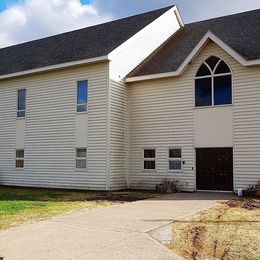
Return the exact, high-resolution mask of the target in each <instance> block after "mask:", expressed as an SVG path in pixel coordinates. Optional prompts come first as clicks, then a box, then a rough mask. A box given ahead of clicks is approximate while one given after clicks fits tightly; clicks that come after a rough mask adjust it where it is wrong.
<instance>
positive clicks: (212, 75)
mask: <svg viewBox="0 0 260 260" xmlns="http://www.w3.org/2000/svg"><path fill="white" fill-rule="evenodd" d="M211 56H215V55H210V56H209V57H208V58H206V59H205V60H204V61H203V62H202V63H201V64H200V66H199V67H198V70H197V71H196V75H197V73H198V71H199V69H200V67H201V66H202V65H203V64H204V65H206V66H207V68H208V69H209V71H210V73H211V74H210V75H206V76H198V77H197V76H195V77H194V88H193V89H194V108H196V109H203V108H212V107H226V106H232V105H233V97H234V95H233V76H232V75H233V73H232V70H231V68H230V66H229V64H228V63H227V62H226V61H225V60H224V59H222V58H220V57H218V56H215V57H216V58H219V61H218V62H217V64H216V66H215V68H214V70H213V71H212V69H211V68H210V66H209V65H208V64H207V63H206V60H207V59H209V58H210V57H211ZM221 61H223V62H225V64H226V65H227V66H228V68H229V70H230V72H228V73H222V74H215V72H216V69H217V67H218V65H219V64H220V62H221ZM222 76H231V94H232V98H231V103H230V104H222V105H215V102H214V78H217V77H222ZM207 78H208V79H211V105H208V106H196V80H197V79H207Z"/></svg>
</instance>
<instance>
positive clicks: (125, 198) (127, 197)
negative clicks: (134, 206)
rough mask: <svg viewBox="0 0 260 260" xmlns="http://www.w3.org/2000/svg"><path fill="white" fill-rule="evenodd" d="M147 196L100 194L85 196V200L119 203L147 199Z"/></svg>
mask: <svg viewBox="0 0 260 260" xmlns="http://www.w3.org/2000/svg"><path fill="white" fill-rule="evenodd" d="M146 198H147V197H143V196H135V195H100V196H93V197H89V198H84V201H93V200H94V201H109V202H117V203H125V202H133V201H138V200H143V199H146Z"/></svg>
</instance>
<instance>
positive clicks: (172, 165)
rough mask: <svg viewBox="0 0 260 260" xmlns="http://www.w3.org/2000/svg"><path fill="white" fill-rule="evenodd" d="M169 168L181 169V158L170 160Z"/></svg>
mask: <svg viewBox="0 0 260 260" xmlns="http://www.w3.org/2000/svg"><path fill="white" fill-rule="evenodd" d="M169 170H181V161H180V160H178V161H177V160H170V161H169Z"/></svg>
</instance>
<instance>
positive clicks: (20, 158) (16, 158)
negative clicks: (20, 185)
mask: <svg viewBox="0 0 260 260" xmlns="http://www.w3.org/2000/svg"><path fill="white" fill-rule="evenodd" d="M17 151H23V157H17ZM24 152H25V151H24V149H22V148H21V149H19V148H17V149H15V162H14V167H15V169H16V170H23V169H24V166H25V165H24ZM17 161H23V167H17V166H16V162H17Z"/></svg>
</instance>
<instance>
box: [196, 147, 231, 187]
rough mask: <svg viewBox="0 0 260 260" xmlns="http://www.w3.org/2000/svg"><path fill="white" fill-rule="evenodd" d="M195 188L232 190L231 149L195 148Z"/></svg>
mask: <svg viewBox="0 0 260 260" xmlns="http://www.w3.org/2000/svg"><path fill="white" fill-rule="evenodd" d="M196 172H197V177H196V180H197V190H219V191H232V190H233V149H232V148H200V149H196Z"/></svg>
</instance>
